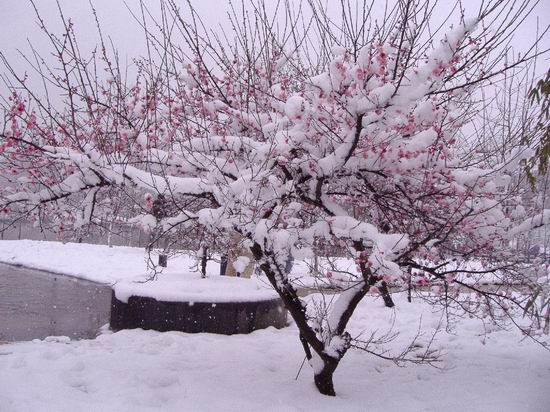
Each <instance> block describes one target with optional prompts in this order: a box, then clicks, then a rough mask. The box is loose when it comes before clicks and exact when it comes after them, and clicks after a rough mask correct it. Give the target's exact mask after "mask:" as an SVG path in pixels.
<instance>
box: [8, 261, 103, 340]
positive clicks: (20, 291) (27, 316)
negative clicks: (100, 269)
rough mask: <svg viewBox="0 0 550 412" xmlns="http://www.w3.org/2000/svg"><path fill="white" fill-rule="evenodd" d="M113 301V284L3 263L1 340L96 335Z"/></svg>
mask: <svg viewBox="0 0 550 412" xmlns="http://www.w3.org/2000/svg"><path fill="white" fill-rule="evenodd" d="M110 304H111V288H110V287H109V286H105V285H100V284H97V283H94V282H88V281H85V280H80V279H75V278H71V277H68V276H59V275H55V274H52V273H47V272H41V271H36V270H30V269H26V268H19V267H14V266H9V265H4V264H1V263H0V342H1V341H21V340H31V339H43V338H45V337H47V336H68V337H70V338H71V339H83V338H93V337H95V336H96V335H97V333H98V331H99V329H100V328H101V326H103V325H104V324H106V323H108V322H109V313H110Z"/></svg>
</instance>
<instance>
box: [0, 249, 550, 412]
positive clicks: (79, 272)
mask: <svg viewBox="0 0 550 412" xmlns="http://www.w3.org/2000/svg"><path fill="white" fill-rule="evenodd" d="M145 258H146V254H145V253H144V251H143V250H142V249H135V248H123V247H115V248H108V247H105V246H95V245H85V244H65V245H63V244H60V243H55V242H31V241H0V261H3V262H7V263H12V264H24V265H26V266H30V267H34V268H38V269H46V270H50V271H55V272H58V273H65V274H70V275H74V276H78V277H82V278H86V279H89V280H95V281H99V282H102V283H110V284H115V283H116V284H120V283H123V282H124V281H129V280H131V279H135V278H136V277H143V276H146V275H147V271H146V269H145V268H146V265H145ZM192 265H194V262H193V261H192V260H191V259H190V258H189V257H184V256H180V257H177V258H175V259H174V260H171V261H170V262H169V267H168V269H167V270H166V276H163V277H167V278H176V277H177V276H180V277H181V276H183V277H184V278H186V279H188V280H189V279H195V278H196V277H197V276H198V275H197V274H196V273H192V272H191V269H192ZM217 271H218V267H217V266H215V265H211V266H210V267H209V272H210V274H211V275H212V276H213V275H214V274H215V273H217ZM301 271H302V272H303V271H304V265H303V264H302V263H298V264H297V265H296V266H295V269H294V272H295V274H296V273H299V272H301ZM236 280H237V281H238V280H239V279H236ZM319 296H320V295H314V296H309V297H308V298H307V299H318V298H319ZM326 299H331V296H327V297H326ZM394 300H395V302H396V308H395V309H388V308H385V307H384V305H383V303H382V301H381V299H380V298H379V297H374V296H368V297H367V298H366V299H365V300H364V301H363V302H362V303H361V305H360V306H359V308H358V310H357V311H356V313H355V315H354V317H353V318H352V321H351V323H350V331H351V333H352V335H353V336H359V335H361V336H363V337H364V338H365V339H366V338H367V337H369V336H370V335H371V334H372V333H373V332H376V331H377V332H378V333H379V334H383V333H385V332H387V331H388V330H389V329H391V330H392V331H393V332H399V336H397V338H396V339H395V340H393V341H392V342H390V343H389V344H388V345H387V348H388V349H390V352H391V353H394V354H395V353H399V352H400V351H402V350H403V349H404V348H406V347H407V345H408V344H409V343H411V341H412V340H413V339H414V338H415V336H416V335H417V334H418V333H419V331H421V336H420V337H419V338H418V339H417V341H416V343H417V346H415V351H417V352H418V353H422V352H424V351H426V348H427V347H428V343H429V341H430V339H431V337H432V335H433V331H434V330H435V329H437V328H438V327H444V326H445V324H444V321H445V317H444V316H442V314H441V313H438V312H432V309H431V308H430V307H429V306H428V305H426V304H425V303H423V302H422V301H421V300H414V301H413V303H407V302H406V299H405V296H404V295H402V294H395V295H394ZM452 327H453V329H452V333H449V334H448V333H445V332H441V333H439V334H438V335H437V338H436V341H435V343H434V345H433V346H432V347H431V349H438V350H440V351H441V353H442V354H441V361H440V362H439V363H438V364H437V367H438V368H434V367H431V366H427V365H409V366H407V367H404V368H400V367H397V366H395V365H394V364H393V363H391V362H389V361H386V360H383V359H380V358H378V357H375V356H373V355H370V354H368V353H366V352H363V351H358V350H350V352H349V353H348V354H347V355H346V357H345V358H344V360H343V362H342V364H341V365H340V367H339V369H338V370H337V372H336V375H335V385H336V391H337V393H338V396H337V397H336V398H334V399H331V398H327V397H324V396H322V395H320V394H318V392H317V390H316V389H315V387H314V385H313V383H312V372H311V368H309V367H308V366H307V365H306V366H304V368H303V370H302V371H301V373H300V375H299V377H298V379H297V380H295V376H296V374H297V372H298V370H299V368H300V365H301V363H302V361H303V359H304V355H303V350H302V349H301V345H300V343H299V340H298V332H297V329H296V327H295V326H294V325H291V326H289V327H287V328H284V329H281V330H276V329H273V328H269V329H266V330H259V331H256V332H253V333H252V334H250V335H233V336H221V335H212V334H185V333H179V332H166V333H159V332H154V331H143V330H131V331H121V332H117V333H110V332H109V331H108V330H105V331H104V333H103V334H101V335H100V336H99V337H97V338H96V339H93V340H81V341H70V340H69V339H68V338H49V339H46V340H44V341H33V342H20V343H12V344H3V345H0V411H1V412H16V411H25V412H26V411H39V412H40V411H46V412H49V411H56V412H58V411H74V410H79V411H115V412H116V411H219V410H223V411H229V412H231V411H258V410H262V411H310V410H315V411H325V410H327V411H328V410H331V411H443V410H445V411H499V412H500V411H532V412H547V411H549V410H550V393H549V391H548V388H550V353H549V352H548V351H547V350H544V349H543V348H542V347H541V346H540V345H538V344H536V343H535V342H533V341H531V340H525V339H524V340H522V337H521V335H520V333H519V331H517V330H512V331H502V330H497V329H496V327H494V326H492V325H490V324H486V325H485V326H484V325H483V324H482V323H481V321H479V320H475V319H463V320H461V321H460V322H458V323H456V324H453V325H452ZM371 349H373V348H371Z"/></svg>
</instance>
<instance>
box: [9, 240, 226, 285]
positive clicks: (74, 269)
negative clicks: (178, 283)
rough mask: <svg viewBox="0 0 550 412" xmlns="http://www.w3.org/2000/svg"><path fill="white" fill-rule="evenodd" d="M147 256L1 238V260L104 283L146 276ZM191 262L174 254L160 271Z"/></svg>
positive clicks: (188, 267)
mask: <svg viewBox="0 0 550 412" xmlns="http://www.w3.org/2000/svg"><path fill="white" fill-rule="evenodd" d="M151 258H152V259H153V260H154V261H156V258H157V257H156V255H155V254H152V256H151ZM147 259H148V253H147V252H146V251H145V250H144V249H143V248H134V247H123V246H115V247H108V246H105V245H90V244H86V243H61V242H45V241H44V242H42V241H35V240H2V241H0V262H3V263H9V264H15V265H24V266H27V267H30V268H33V269H41V270H46V271H50V272H55V273H59V274H64V275H69V276H75V277H78V278H81V279H86V280H91V281H94V282H98V283H104V284H114V283H116V282H119V281H121V280H130V279H132V280H133V279H143V278H145V277H147V275H148V272H147ZM194 265H195V261H194V260H193V259H191V258H190V257H189V256H185V255H181V256H175V257H173V258H172V259H170V262H169V266H168V267H167V268H165V269H164V270H163V274H166V275H171V274H172V275H183V274H185V273H191V271H192V267H193V266H194ZM207 271H208V272H209V274H216V273H217V272H216V268H215V267H214V266H213V265H209V267H208V269H207Z"/></svg>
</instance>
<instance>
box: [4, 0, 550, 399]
mask: <svg viewBox="0 0 550 412" xmlns="http://www.w3.org/2000/svg"><path fill="white" fill-rule="evenodd" d="M162 4H163V7H162V13H161V14H162V16H161V18H159V19H158V20H154V19H153V21H152V23H151V22H149V24H148V25H145V24H144V27H146V28H147V27H157V29H158V30H153V29H147V33H148V36H147V38H148V39H149V40H148V50H149V54H148V56H147V57H146V58H144V59H141V60H139V61H137V63H136V66H135V68H136V70H135V73H133V74H129V75H127V74H125V73H126V72H125V71H124V68H122V67H120V66H119V60H118V59H117V55H116V54H115V56H114V57H109V53H108V51H107V48H106V47H105V45H104V44H103V43H102V46H103V47H101V48H99V49H98V50H99V51H98V52H97V54H96V55H95V56H96V59H95V60H89V59H87V58H86V57H85V56H82V55H81V53H80V49H79V48H78V45H77V41H76V36H75V34H74V31H73V27H72V23H71V22H70V21H69V20H66V19H64V18H63V22H64V24H65V28H66V32H65V33H63V35H61V36H59V37H57V36H55V35H54V34H52V33H51V32H49V31H47V30H46V29H45V31H46V33H47V34H48V36H49V38H50V40H51V44H52V48H53V49H52V50H53V52H54V56H55V58H56V59H57V63H55V64H54V65H53V66H47V65H45V63H44V65H42V64H40V58H38V59H37V61H38V62H39V69H38V70H39V73H42V74H43V77H44V79H45V84H46V86H47V87H48V88H49V89H53V90H55V91H56V95H60V96H62V98H63V104H55V102H54V103H52V102H50V101H49V100H48V98H51V96H52V92H51V91H50V93H49V94H48V95H47V96H44V95H43V94H42V93H41V92H40V91H37V90H34V89H33V88H31V87H30V86H29V85H28V80H27V78H26V77H21V76H19V75H18V73H16V72H15V71H14V70H11V78H12V79H13V87H12V95H11V96H7V97H6V102H8V103H6V106H5V109H6V113H5V126H4V128H3V130H2V132H1V135H0V136H1V139H2V140H1V144H0V153H1V156H2V160H1V162H2V167H3V169H2V170H3V172H2V175H3V179H4V180H5V181H6V182H5V183H4V184H3V185H2V188H1V192H0V204H1V206H0V209H1V210H2V213H3V214H4V215H6V216H9V217H11V218H12V219H19V218H23V217H25V218H30V219H34V220H39V219H43V218H44V216H47V218H48V221H50V222H57V224H58V225H59V226H62V227H63V228H65V229H67V228H68V227H70V226H71V225H72V226H75V225H76V226H78V225H81V224H84V223H85V222H89V221H91V220H93V218H94V214H95V213H96V211H97V210H99V209H100V208H101V207H102V203H103V202H107V201H109V199H110V196H108V195H107V196H106V195H104V193H105V192H107V193H108V192H109V191H112V190H116V191H119V192H123V193H127V194H128V199H134V201H135V202H136V204H138V205H140V206H141V208H140V210H141V211H142V212H141V213H140V214H139V215H138V216H136V217H135V218H134V221H135V222H139V223H140V224H141V225H142V226H144V227H149V228H151V229H152V228H155V227H156V228H159V227H160V228H161V229H162V232H165V233H170V232H173V231H178V230H181V229H182V228H184V229H186V230H196V229H197V228H200V230H201V231H202V232H204V233H207V234H209V236H212V237H216V236H218V235H220V234H221V235H223V236H224V237H225V238H227V237H228V236H230V235H231V234H235V233H236V234H238V236H240V237H241V238H242V239H244V244H245V246H246V247H248V248H249V249H250V251H251V252H252V255H253V256H254V258H255V260H256V261H257V263H258V264H259V266H260V267H261V269H262V271H263V273H264V274H265V276H266V277H267V279H268V280H269V282H270V283H271V285H272V286H273V288H274V289H275V290H276V291H277V293H278V294H279V295H280V297H281V298H282V300H283V301H284V303H285V306H286V308H287V309H288V311H289V312H290V314H291V315H292V318H293V319H294V321H295V323H296V325H297V327H298V329H299V331H300V341H301V343H302V345H303V348H304V351H305V354H306V356H307V358H308V360H309V362H310V364H311V366H312V367H313V371H314V380H315V384H316V386H317V388H318V389H319V391H320V392H321V393H323V394H327V395H334V393H335V392H334V388H333V382H332V376H333V373H334V371H335V369H336V367H337V366H338V364H339V362H340V360H341V359H342V358H343V356H344V355H345V353H346V351H347V350H348V349H349V348H350V347H351V346H352V345H353V344H354V337H352V336H351V335H350V334H349V333H348V332H347V331H346V327H347V324H348V322H349V320H350V318H351V317H352V315H353V312H354V310H355V308H356V307H357V305H358V304H359V302H360V301H361V300H362V299H363V298H365V296H366V295H367V294H372V295H376V294H383V295H384V297H385V301H386V303H387V304H388V305H389V306H391V305H392V304H393V303H392V302H391V296H390V295H388V291H387V285H390V287H394V288H399V287H400V286H401V285H406V284H407V283H408V282H410V281H411V278H413V279H414V280H413V281H414V282H417V283H419V284H423V285H426V284H427V285H430V284H433V285H435V286H436V287H439V286H438V285H441V286H442V287H441V294H440V295H438V297H437V298H436V299H434V303H441V302H443V303H444V304H445V305H446V306H447V307H448V310H449V311H453V310H455V311H457V312H458V313H465V312H466V313H468V314H472V315H479V316H487V317H491V318H493V319H500V318H501V317H502V318H507V317H510V318H511V317H512V313H513V311H515V310H525V311H526V313H528V314H530V315H532V320H533V321H534V322H533V324H532V325H530V327H532V328H531V329H525V332H526V333H527V334H531V335H534V334H535V333H536V332H535V331H536V327H537V326H541V327H543V325H544V324H541V323H540V320H541V317H540V315H544V313H542V314H541V312H540V310H541V306H540V305H539V303H540V302H545V300H544V296H545V293H547V287H548V284H547V280H548V278H547V274H546V272H545V269H546V267H545V266H540V265H539V266H538V267H536V268H533V267H528V266H526V265H525V264H523V262H522V259H521V256H518V255H517V253H514V251H513V250H511V249H510V248H509V246H510V244H511V241H512V239H513V236H515V235H517V234H518V233H520V232H522V231H525V230H528V229H529V228H531V227H532V222H533V221H532V220H529V216H527V215H526V213H525V209H524V208H523V207H522V205H521V196H520V194H519V193H518V187H519V186H518V185H517V181H516V180H513V179H511V178H512V176H515V175H516V174H517V172H518V170H521V165H520V160H521V159H522V158H525V157H527V156H529V155H530V152H529V151H527V150H522V149H517V150H515V151H513V152H511V153H508V154H509V156H508V158H507V160H505V161H504V162H500V163H498V164H496V165H495V164H491V163H490V162H488V161H487V159H486V154H483V156H479V157H476V156H475V154H474V155H473V154H472V153H467V155H465V152H464V151H463V148H464V147H465V146H467V145H468V144H467V143H471V142H465V141H464V139H465V137H464V136H465V134H464V133H462V130H463V128H464V127H466V128H467V127H468V124H469V121H470V120H471V119H472V118H473V117H475V115H476V113H477V112H476V110H477V109H476V106H475V104H474V102H475V99H476V96H477V95H476V92H477V90H479V88H480V87H482V86H483V85H484V84H486V83H488V82H490V81H493V80H495V79H496V78H498V76H499V74H501V73H502V72H504V71H506V70H507V69H508V68H509V67H514V66H517V65H520V64H522V63H523V62H525V61H527V60H529V59H531V58H533V56H534V55H535V53H536V50H535V51H533V50H531V51H529V52H527V53H526V54H525V55H521V56H520V57H519V58H518V59H517V60H516V61H515V62H513V63H509V64H508V66H507V67H504V66H502V65H500V63H499V62H500V58H501V57H502V55H503V54H502V53H504V52H505V51H506V50H505V48H503V46H502V45H503V43H504V42H505V41H506V39H507V38H508V37H507V36H508V35H509V34H510V31H512V30H513V29H514V27H515V26H516V24H517V23H519V22H520V21H521V20H522V19H523V17H524V16H525V14H526V13H527V12H528V10H529V6H528V4H524V3H522V5H521V6H519V7H518V6H515V5H514V2H511V1H500V0H496V1H490V2H486V4H485V6H484V8H483V9H482V10H480V11H479V12H478V14H477V15H474V16H473V17H472V18H471V19H465V18H461V19H459V20H458V21H455V22H454V24H453V25H452V26H451V27H449V29H448V30H447V31H443V30H432V29H434V27H431V26H430V19H431V16H432V12H433V9H432V5H431V4H430V3H429V2H423V1H417V0H406V1H400V2H398V3H397V5H396V6H395V7H393V8H388V9H387V10H386V15H385V16H384V19H383V20H379V21H378V23H377V20H375V19H371V17H370V11H371V8H370V6H369V5H366V4H365V5H362V6H360V7H358V8H356V7H355V6H350V4H349V3H347V2H342V4H341V5H342V13H341V14H342V16H343V17H342V19H341V20H335V19H332V18H331V14H330V13H329V12H327V11H326V10H325V9H323V8H322V7H321V6H320V3H318V2H316V1H313V0H311V1H310V2H308V3H307V6H308V7H305V5H304V7H303V8H297V9H294V8H293V7H292V6H291V5H289V4H286V3H284V4H283V3H281V4H279V7H280V9H281V10H282V11H281V10H279V11H278V12H279V18H277V13H275V17H274V15H273V14H272V13H271V12H270V11H269V10H267V6H266V4H264V3H253V4H251V10H249V12H243V13H241V12H240V11H238V10H236V9H232V12H231V13H230V17H231V22H232V29H233V31H232V34H231V35H229V34H227V33H214V32H211V31H207V30H206V29H204V28H203V25H202V21H201V20H200V16H198V15H197V14H196V13H195V12H194V10H193V9H192V8H189V9H186V10H185V11H182V10H180V9H179V8H178V6H177V5H176V3H175V2H173V1H172V0H168V1H166V2H165V3H162ZM457 7H458V6H457ZM281 17H282V19H281ZM444 26H448V24H447V23H445V24H444ZM6 64H7V67H8V69H10V68H11V66H9V64H8V63H7V62H6ZM102 70H105V72H106V76H103V72H102ZM130 78H132V79H133V80H132V81H131V80H130ZM477 138H479V139H482V138H483V136H477ZM505 151H506V150H505ZM514 182H516V183H514ZM136 193H141V194H142V196H137V195H136ZM158 196H163V198H164V199H165V202H167V203H169V205H170V207H167V208H166V210H167V211H169V212H168V213H166V215H163V216H162V217H161V218H159V219H157V218H156V217H155V216H154V215H153V214H152V213H151V209H152V202H153V200H154V199H155V198H158ZM547 217H548V216H547V215H546V214H542V215H541V216H539V217H537V218H538V219H539V220H545V221H546V220H547ZM320 243H321V244H324V245H332V246H335V247H338V248H339V249H340V250H341V251H344V252H345V253H347V255H348V256H349V257H351V258H353V259H354V260H355V263H356V266H357V269H356V271H355V272H353V273H349V274H347V275H346V276H341V277H339V278H338V279H337V280H334V281H335V282H336V283H338V284H339V286H340V287H341V288H342V289H343V292H342V293H341V294H340V295H339V297H338V299H337V300H336V301H335V302H334V303H333V304H331V305H329V307H328V308H327V311H324V312H323V314H322V315H321V314H319V313H313V312H312V311H311V310H308V307H307V302H306V301H305V300H303V299H301V298H299V297H298V294H297V291H296V288H295V287H294V286H293V284H292V282H291V280H290V279H289V277H288V273H287V271H286V270H285V267H286V265H287V262H288V260H289V257H290V256H293V257H294V258H305V257H310V256H312V254H313V248H314V246H315V245H317V244H320ZM467 261H470V262H472V261H473V262H477V263H479V264H478V265H477V266H476V265H473V266H472V265H469V266H468V265H466V266H465V265H464V262H467ZM534 269H537V270H534ZM411 273H414V276H412V275H411ZM487 274H492V275H493V276H495V277H497V278H498V279H499V283H500V284H502V285H503V286H502V288H501V289H498V290H496V291H488V290H484V289H481V288H479V287H477V286H476V284H475V283H471V282H465V281H464V278H465V277H476V276H477V277H480V276H486V275H487ZM543 275H544V276H545V277H544V282H546V283H543V282H542V280H541V279H543ZM327 276H332V274H331V273H328V274H327ZM512 285H514V286H515V287H521V288H523V289H522V290H524V291H525V293H523V294H521V295H518V294H514V293H512V289H511V286H512ZM459 288H462V289H470V290H471V291H472V292H473V293H471V294H469V295H468V297H467V298H466V300H463V299H462V298H461V297H460V295H459V294H458V292H459V290H461V289H459ZM545 288H546V289H545ZM327 312H328V314H327ZM546 316H548V314H546Z"/></svg>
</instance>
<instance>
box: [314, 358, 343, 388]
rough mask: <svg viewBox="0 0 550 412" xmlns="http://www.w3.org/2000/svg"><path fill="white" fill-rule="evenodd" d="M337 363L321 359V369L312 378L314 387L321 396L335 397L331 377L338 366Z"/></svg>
mask: <svg viewBox="0 0 550 412" xmlns="http://www.w3.org/2000/svg"><path fill="white" fill-rule="evenodd" d="M338 362H339V361H338V360H337V359H332V358H331V359H328V360H327V359H323V364H324V366H323V369H322V370H321V371H320V372H319V373H316V374H315V375H314V377H313V380H314V381H315V386H316V387H317V389H318V390H319V392H320V393H322V394H323V395H327V396H336V392H334V383H333V381H332V376H333V375H334V371H335V370H336V367H337V366H338Z"/></svg>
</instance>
